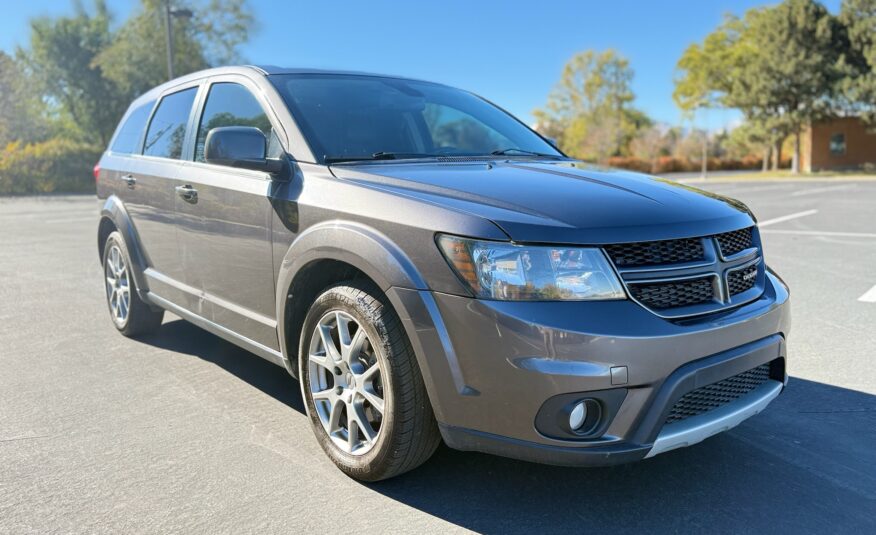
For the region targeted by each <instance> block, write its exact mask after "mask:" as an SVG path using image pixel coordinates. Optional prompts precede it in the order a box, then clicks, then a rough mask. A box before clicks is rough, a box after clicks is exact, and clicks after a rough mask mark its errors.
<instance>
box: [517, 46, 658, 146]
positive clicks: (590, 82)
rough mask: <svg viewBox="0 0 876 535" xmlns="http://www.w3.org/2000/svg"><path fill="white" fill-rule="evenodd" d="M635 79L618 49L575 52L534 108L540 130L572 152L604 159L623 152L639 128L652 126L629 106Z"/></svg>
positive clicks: (648, 120) (642, 115)
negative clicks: (539, 106)
mask: <svg viewBox="0 0 876 535" xmlns="http://www.w3.org/2000/svg"><path fill="white" fill-rule="evenodd" d="M632 79H633V70H632V69H631V68H630V66H629V61H628V60H627V59H626V58H624V57H623V56H621V55H620V54H618V53H617V52H615V51H614V50H606V51H604V52H596V51H593V50H587V51H585V52H581V53H579V54H576V55H575V56H574V57H573V58H572V59H571V60H569V62H568V63H567V64H566V66H565V67H564V68H563V73H562V75H561V77H560V81H559V82H558V83H557V85H556V87H555V88H554V89H553V91H552V92H551V94H550V95H549V96H548V102H547V104H546V105H545V107H544V108H543V109H539V110H535V112H534V115H535V117H536V119H537V121H538V123H539V129H540V130H541V131H542V132H543V133H545V134H546V135H549V136H551V137H555V138H557V140H558V142H559V144H560V147H561V148H562V149H563V150H564V151H565V152H567V153H568V154H571V155H573V156H577V157H580V158H583V159H593V160H597V161H602V160H604V159H606V158H608V157H609V156H615V155H620V154H622V153H623V152H625V151H626V150H627V146H628V145H629V142H630V141H631V140H632V138H633V137H634V136H635V133H636V131H637V130H638V129H639V128H642V127H645V126H650V124H651V121H650V119H648V117H647V116H646V115H645V114H644V113H642V112H640V111H638V110H635V109H633V108H632V107H631V103H632V101H633V100H634V98H635V95H634V94H633V91H632V89H631V87H630V85H631V83H632Z"/></svg>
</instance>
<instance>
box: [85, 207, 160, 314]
mask: <svg viewBox="0 0 876 535" xmlns="http://www.w3.org/2000/svg"><path fill="white" fill-rule="evenodd" d="M104 219H108V220H109V221H111V222H112V224H113V225H114V226H115V227H116V230H118V231H119V233H121V235H122V238H124V240H125V245H126V246H127V248H128V254H129V255H130V256H131V264H132V265H131V273H132V275H133V277H134V282H136V283H137V291H138V293H140V295H141V297H143V296H145V295H146V292H148V291H149V285H148V284H147V282H146V276H145V275H144V274H143V273H144V271H146V268H147V267H149V259H148V257H147V256H146V254H145V253H144V252H143V247H142V246H141V245H140V237H139V236H138V234H137V229H136V228H135V227H134V224H133V222H132V221H131V216H130V215H128V211H127V210H126V209H125V205H124V203H122V200H121V199H119V198H118V197H116V196H115V195H110V196H109V197H107V199H106V202H104V203H103V206H102V207H101V209H100V221H101V225H102V224H103V220H104ZM97 247H98V255H100V258H101V261H102V259H103V249H101V243H100V225H98V244H97Z"/></svg>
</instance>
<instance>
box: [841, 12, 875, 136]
mask: <svg viewBox="0 0 876 535" xmlns="http://www.w3.org/2000/svg"><path fill="white" fill-rule="evenodd" d="M840 21H841V22H842V24H843V25H844V27H845V29H846V35H847V38H848V43H849V53H848V56H847V63H848V65H847V67H848V71H847V72H848V76H847V77H845V78H844V79H843V80H842V81H841V83H840V91H842V94H843V98H844V100H845V101H846V104H847V107H848V108H850V109H851V110H852V111H853V112H855V113H857V114H859V115H860V116H861V117H862V118H863V119H864V120H865V121H867V122H868V123H869V124H870V125H871V126H873V127H876V0H844V1H843V4H842V9H841V11H840Z"/></svg>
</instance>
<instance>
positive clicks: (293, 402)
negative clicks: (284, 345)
mask: <svg viewBox="0 0 876 535" xmlns="http://www.w3.org/2000/svg"><path fill="white" fill-rule="evenodd" d="M139 341H140V342H143V343H146V344H149V345H151V346H155V347H160V348H161V349H167V350H168V351H175V352H177V353H185V354H188V355H193V356H196V357H198V358H200V359H203V360H205V361H207V362H211V363H213V364H215V365H216V366H219V367H220V368H222V369H223V370H225V371H227V372H228V373H231V374H233V375H235V376H236V377H238V378H240V379H242V380H243V381H245V382H247V383H249V384H250V385H252V386H254V387H256V388H258V389H259V390H261V391H262V392H264V393H265V394H268V395H269V396H271V397H273V398H274V399H276V400H278V401H281V402H282V403H285V404H286V405H288V406H289V407H291V408H293V409H295V410H296V411H298V412H300V413H301V414H304V404H303V403H302V401H301V390H300V389H299V387H298V382H297V381H295V379H293V378H292V377H290V376H289V374H288V373H287V372H286V369H285V368H281V367H279V366H277V365H275V364H273V363H271V362H268V361H266V360H264V359H262V358H260V357H258V356H256V355H253V354H252V353H250V352H249V351H246V350H245V349H241V348H239V347H237V346H236V345H234V344H232V343H230V342H226V341H225V340H223V339H221V338H219V337H218V336H215V335H213V334H211V333H208V332H207V331H205V330H203V329H201V328H200V327H196V326H195V325H193V324H191V323H189V322H187V321H185V320H173V321H168V322H165V323H164V324H163V325H162V326H161V329H160V330H159V331H158V333H156V334H154V335H151V336H144V337H141V338H139Z"/></svg>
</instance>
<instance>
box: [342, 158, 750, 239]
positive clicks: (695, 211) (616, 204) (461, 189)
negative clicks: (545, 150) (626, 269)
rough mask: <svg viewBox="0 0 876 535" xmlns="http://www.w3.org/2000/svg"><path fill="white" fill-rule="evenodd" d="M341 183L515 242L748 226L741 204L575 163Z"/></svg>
mask: <svg viewBox="0 0 876 535" xmlns="http://www.w3.org/2000/svg"><path fill="white" fill-rule="evenodd" d="M332 172H333V173H334V174H335V175H336V176H338V177H339V178H344V179H347V180H352V181H355V182H358V183H360V184H361V185H363V186H366V187H371V188H376V189H381V190H385V191H391V192H393V193H395V194H397V195H402V196H406V197H413V198H417V199H419V200H421V201H425V202H429V203H433V204H439V205H442V206H446V207H449V208H452V209H454V210H457V211H462V212H466V213H469V214H473V215H477V216H480V217H484V218H487V219H489V220H491V221H493V222H494V223H495V224H496V225H498V226H499V227H500V228H501V229H502V230H503V231H504V232H505V233H506V234H508V236H509V237H510V238H511V239H512V240H514V241H520V242H534V243H538V242H540V243H575V244H605V243H622V242H631V241H646V240H661V239H671V238H682V237H694V236H704V235H709V234H718V233H721V232H726V231H729V230H737V229H740V228H744V227H747V226H750V225H751V224H752V222H753V221H754V218H753V216H752V215H751V213H750V212H749V210H748V208H746V207H745V205H743V204H742V203H740V202H739V201H736V200H733V199H728V198H726V197H721V196H719V195H715V194H713V193H709V192H706V191H702V190H699V189H696V188H693V187H690V186H687V185H684V184H678V183H675V182H672V181H669V180H665V179H662V178H657V177H651V176H647V175H642V174H638V173H632V172H628V171H621V170H616V169H610V168H603V167H598V166H593V165H590V164H585V163H581V162H573V161H561V162H553V161H551V162H545V161H535V162H534V161H525V160H520V161H517V160H507V161H491V162H483V161H475V162H434V161H429V162H411V163H400V162H381V163H367V164H357V165H350V164H345V165H335V166H332Z"/></svg>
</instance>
